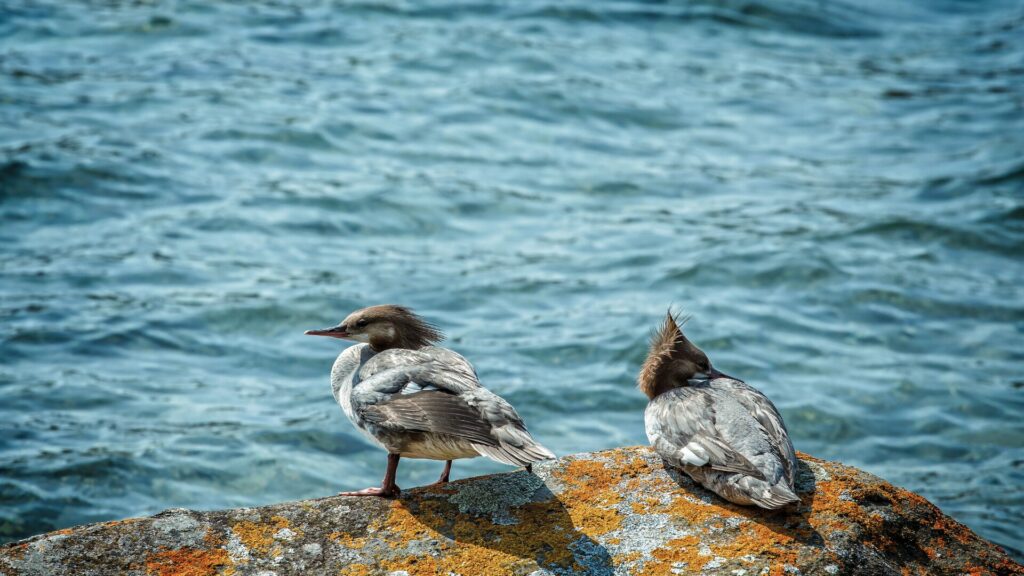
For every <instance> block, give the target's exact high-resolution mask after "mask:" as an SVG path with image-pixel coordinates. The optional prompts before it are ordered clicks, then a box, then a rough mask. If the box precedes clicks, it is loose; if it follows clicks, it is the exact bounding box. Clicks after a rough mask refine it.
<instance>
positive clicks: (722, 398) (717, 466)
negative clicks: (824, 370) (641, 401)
mask: <svg viewBox="0 0 1024 576" xmlns="http://www.w3.org/2000/svg"><path fill="white" fill-rule="evenodd" d="M637 383H638V384H639V386H640V390H642V391H643V392H644V394H647V397H648V398H650V402H649V403H648V404H647V410H646V411H645V412H644V424H645V426H644V427H645V429H646V431H647V438H648V440H650V442H651V445H652V446H653V447H654V450H655V452H657V453H658V455H659V456H661V457H662V458H663V459H664V460H665V461H667V462H668V463H669V464H671V465H672V466H676V467H678V468H681V469H682V470H683V471H684V472H686V473H687V474H689V476H690V478H693V479H694V480H695V481H696V482H698V483H700V484H701V485H702V486H704V487H705V488H707V489H708V490H711V491H712V492H714V493H715V494H718V495H719V496H721V497H722V498H725V499H726V500H728V501H730V502H734V503H736V504H745V505H750V504H755V505H757V506H760V507H762V508H768V509H775V508H781V507H783V506H785V505H787V504H789V503H791V502H797V501H799V498H798V497H797V495H796V493H795V487H794V485H793V481H794V476H795V474H796V469H797V465H796V454H795V452H794V451H793V443H792V442H790V440H789V433H788V432H786V425H785V424H783V422H782V416H780V415H779V411H778V410H776V409H775V405H774V404H772V402H771V400H769V399H768V398H767V397H766V396H765V395H764V394H762V393H761V392H759V391H758V390H755V389H754V388H752V387H751V386H749V385H747V384H745V383H744V382H743V381H742V380H738V379H736V378H733V377H731V376H727V375H725V374H723V373H721V372H719V371H718V370H716V369H715V368H713V367H712V366H711V361H710V360H708V357H707V355H705V354H704V352H703V351H701V349H700V348H697V347H696V346H694V345H693V343H691V342H690V341H689V340H687V339H686V336H684V335H683V332H682V330H680V329H679V324H678V323H677V322H676V318H674V317H673V316H672V314H671V313H669V314H668V317H667V318H666V319H665V323H664V324H663V325H662V326H661V329H660V330H659V331H658V332H656V333H655V334H654V335H653V336H652V338H651V344H650V351H649V352H648V354H647V359H646V360H645V361H644V365H643V367H642V368H641V370H640V376H639V378H638V379H637Z"/></svg>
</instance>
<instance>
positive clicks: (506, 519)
mask: <svg viewBox="0 0 1024 576" xmlns="http://www.w3.org/2000/svg"><path fill="white" fill-rule="evenodd" d="M801 462H802V464H801V475H800V481H799V484H798V493H799V495H800V497H801V503H800V504H799V505H796V506H793V507H792V508H791V509H789V510H786V511H780V512H768V511H765V510H759V509H755V508H747V507H741V506H734V505H731V504H728V503H726V502H724V501H722V500H721V499H719V498H718V497H716V496H714V495H712V494H710V493H708V492H707V491H705V490H703V489H702V488H700V487H698V486H695V485H694V484H693V483H692V482H690V480H689V479H688V478H686V477H685V476H680V475H679V474H677V473H675V472H673V471H667V470H666V469H665V467H664V466H663V464H662V462H661V460H660V459H658V458H657V457H656V456H654V455H653V454H652V453H651V452H650V451H649V450H648V449H646V448H622V449H617V450H609V451H605V452H598V453H594V454H581V455H577V456H569V457H566V458H562V459H560V460H556V461H552V462H547V463H543V464H540V465H538V466H535V468H534V471H535V475H534V474H528V473H527V472H525V471H517V472H510V473H507V474H497V475H494V476H485V477H480V478H471V479H467V480H461V481H458V482H453V483H451V484H449V485H447V486H444V487H427V488H420V489H415V490H409V491H407V492H405V493H403V495H402V498H401V499H399V500H393V501H392V500H380V499H377V498H353V497H341V496H336V497H331V498H322V499H319V500H306V501H302V502H289V503H285V504H277V505H274V506H267V507H263V508H244V509H239V510H225V511H218V512H192V511H189V510H168V511H166V512H163V513H161V514H158V515H156V516H154V517H152V518H134V519H130V520H123V521H119V522H106V523H102V524H93V525H89V526H81V527H78V528H70V529H67V530H59V531H57V532H51V533H49V534H43V535H41V536H37V537H35V538H30V539H28V540H25V541H22V542H18V543H14V544H10V545H7V546H4V547H3V548H0V573H3V574H8V575H15V574H26V575H27V574H39V575H50V574H55V575H60V574H75V575H87V574H139V575H142V574H149V575H159V576H199V575H206V574H223V575H228V574H235V575H245V574H252V575H261V576H270V575H279V576H284V575H287V574H296V575H300V574H302V575H304V574H342V575H345V574H349V575H367V574H393V575H409V576H415V575H418V574H430V575H433V574H444V575H448V574H462V575H470V574H488V575H489V574H522V575H532V576H542V575H546V574H609V575H610V574H728V575H736V576H740V575H750V576H754V575H761V574H773V575H775V574H778V575H788V574H872V575H874V574H879V575H887V574H894V575H903V574H972V575H974V574H1024V567H1022V566H1021V565H1019V564H1016V563H1015V562H1013V561H1012V560H1010V559H1009V558H1007V556H1006V554H1005V553H1004V552H1003V551H1002V550H1001V549H1000V548H999V547H997V546H995V545H993V544H991V543H989V542H986V541H985V540H983V539H981V538H979V537H978V536H977V535H975V534H974V533H973V532H971V531H970V530H969V529H967V528H966V527H964V526H963V525H961V524H959V523H957V522H956V521H954V520H952V519H950V518H949V517H947V516H945V515H944V514H943V513H942V512H941V511H939V510H938V508H936V507H935V506H933V505H931V504H930V503H928V501H926V500H925V499H924V498H921V497H920V496H918V495H916V494H913V493H911V492H908V491H906V490H902V489H900V488H896V487H894V486H892V485H891V484H888V483H886V482H884V481H882V480H880V479H878V478H876V477H874V476H871V475H870V474H866V473H864V472H861V471H859V470H856V469H854V468H849V467H846V466H842V465H840V464H836V463H832V462H824V461H821V460H816V459H814V458H810V457H808V456H806V455H801Z"/></svg>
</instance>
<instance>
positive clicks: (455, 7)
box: [0, 0, 1024, 558]
mask: <svg viewBox="0 0 1024 576" xmlns="http://www.w3.org/2000/svg"><path fill="white" fill-rule="evenodd" d="M1022 255H1024V4H1022V3H1021V2H1010V1H1004V2H999V1H991V2H968V1H954V0H916V1H910V0H906V1H895V2H890V1H888V0H886V1H881V0H878V1H874V2H862V1H857V2H854V1H852V0H849V1H847V2H835V1H832V2H822V1H816V0H747V1H731V0H719V1H693V2H652V3H638V2H595V1H593V0H586V1H582V0H581V1H576V2H554V1H527V2H516V3H511V4H509V5H508V6H506V7H503V8H502V7H495V6H494V5H492V4H491V3H485V2H479V3H474V2H466V3H451V2H430V3H428V2H399V1H390V2H308V3H300V2H292V1H287V0H286V1H280V0H279V1H274V2H241V3H222V2H211V1H208V0H181V1H177V2H170V1H169V2H155V3H150V2H123V3H122V2H98V1H97V2H90V3H84V2H71V1H63V0H62V1H60V2H57V1H53V2H24V1H19V0H15V1H14V2H11V1H9V0H8V1H6V2H0V347H2V353H0V398H2V402H0V538H2V539H3V540H11V539H15V538H20V537H24V536H27V535H30V534H33V533H37V532H40V531H44V530H49V529H53V528H58V527H64V526H69V525H72V524H78V523H82V522H89V521H96V520H106V519H113V518H118V517H124V516H129V515H139V514H149V513H153V512H157V511H159V510H162V509H164V508H168V507H176V506H184V507H194V508H220V507H230V506H241V505H256V504H263V503H270V502H277V501H281V500H287V499H298V498H310V497H317V496H324V495H327V494H331V493H333V492H336V491H338V490H340V489H343V488H361V487H363V486H368V485H371V484H374V483H376V482H378V481H379V479H380V476H381V474H382V470H383V465H384V455H383V453H381V452H379V451H378V450H376V449H374V448H372V447H371V446H369V445H368V444H367V443H366V442H365V441H364V440H362V439H361V437H360V436H358V435H357V434H356V433H354V430H353V428H352V427H351V425H350V424H349V423H348V422H347V421H346V420H345V419H344V417H343V416H342V414H341V412H340V411H339V410H338V407H337V406H336V405H335V404H334V402H333V400H332V398H331V395H330V387H329V385H328V371H329V369H330V365H331V362H332V361H333V359H334V356H335V355H336V354H337V353H338V351H339V350H340V347H341V345H340V343H338V342H335V341H329V340H326V339H314V338H308V337H305V336H303V335H302V331H303V330H304V329H307V328H315V327H322V326H326V325H330V324H332V323H334V322H336V321H338V320H339V319H341V318H342V317H343V316H344V315H345V314H346V313H348V312H349V311H350V310H352V309H354V308H357V307H361V306H364V305H368V304H373V303H379V302H398V303H403V304H406V305H409V306H412V307H414V308H416V309H417V310H419V311H420V312H421V313H423V314H424V315H426V316H427V317H428V318H430V319H432V320H434V321H435V322H436V323H438V324H440V325H441V326H443V327H444V328H445V329H446V330H447V331H448V333H449V335H450V340H449V344H450V346H452V347H453V348H455V349H456V350H458V351H459V352H461V353H463V354H465V355H466V356H467V357H469V358H470V359H471V360H472V361H473V362H474V363H475V364H476V366H477V369H478V371H479V373H480V376H481V378H482V380H483V382H484V383H485V384H486V385H488V386H489V387H491V388H492V389H493V390H495V391H497V392H498V393H500V394H502V395H504V396H505V397H506V398H508V399H509V400H510V401H512V403H513V404H514V405H515V406H517V407H518V408H519V411H520V412H521V413H522V414H523V415H524V417H525V418H526V420H527V421H528V423H529V424H530V427H531V430H532V431H533V432H534V433H535V435H536V436H537V437H538V438H540V439H541V440H542V441H543V442H544V443H545V444H547V445H549V446H550V447H551V448H553V449H554V450H555V451H556V452H557V453H559V454H567V453H572V452H579V451H585V450H595V449H600V448H607V447H612V446H618V445H624V444H638V443H644V442H645V438H644V435H643V429H642V415H641V413H642V410H643V408H644V405H645V400H644V398H643V397H642V396H641V394H640V393H639V392H638V391H637V390H636V389H635V387H634V383H633V377H634V374H635V372H636V370H637V368H638V366H639V364H640V362H641V361H642V359H643V355H644V351H645V350H644V347H645V340H646V337H647V334H648V331H649V329H650V328H651V327H652V326H653V325H654V323H655V322H657V321H659V320H660V317H661V315H662V314H663V313H664V311H665V309H666V308H667V307H668V305H669V304H670V303H674V304H675V305H676V306H678V307H679V308H682V309H684V310H685V311H687V312H689V313H690V314H692V315H693V319H692V320H691V322H690V324H689V325H688V326H689V333H690V334H691V337H692V338H693V339H694V340H695V341H696V342H698V343H699V344H700V345H702V346H703V347H704V348H705V349H706V350H707V351H708V352H709V354H710V355H711V357H712V358H713V359H714V360H715V361H716V364H717V365H718V366H719V367H721V368H722V369H723V370H725V371H727V372H730V373H735V374H737V375H740V376H742V377H744V378H745V379H747V380H748V381H749V382H751V383H752V384H754V385H756V386H759V387H761V388H762V389H763V390H765V391H766V392H767V393H768V394H769V395H770V396H771V397H772V398H773V399H774V400H775V401H776V403H777V404H778V405H779V407H780V409H781V411H782V412H783V414H784V416H785V418H786V421H787V422H788V423H789V427H790V429H791V431H792V434H793V437H794V441H795V443H796V445H797V447H798V448H799V449H801V450H804V451H806V452H809V453H812V454H814V455H817V456H820V457H824V458H829V459H837V460H842V461H843V462H846V463H849V464H853V465H856V466H860V467H863V468H865V469H867V470H869V471H871V472H874V473H876V474H879V475H881V476H883V477H885V478H887V479H889V480H891V481H893V482H895V483H897V484H900V485H902V486H905V487H907V488H910V489H912V490H916V491H918V492H920V493H922V494H923V495H925V496H927V497H928V498H929V499H931V500H932V501H934V502H935V503H937V504H938V505H939V506H941V507H942V508H943V510H945V511H947V512H949V513H951V514H952V515H953V516H955V517H956V518H958V519H960V520H962V521H963V522H965V523H967V524H968V525H969V526H970V527H972V528H974V529H975V530H977V531H978V532H980V533H981V534H983V535H984V536H986V537H988V538H990V539H992V540H994V541H996V542H998V543H1000V544H1003V545H1005V546H1007V547H1009V548H1011V549H1012V551H1013V553H1014V554H1015V555H1016V556H1017V558H1021V557H1022V553H1021V550H1022V549H1024V544H1022V541H1024V526H1022V524H1021V521H1020V520H1021V518H1022V517H1024V448H1022V446H1024V424H1022V421H1024V420H1022V418H1021V413H1022V410H1024V374H1022V370H1021V368H1022V361H1024V335H1022V331H1024V289H1022V282H1024V270H1022V264H1021V261H1022ZM502 469H505V467H503V466H500V465H497V464H492V463H490V462H486V461H483V460H481V459H478V460H475V461H469V462H466V461H462V462H458V463H456V466H455V476H456V477H465V476H470V475H475V474H480V473H484V472H489V471H496V470H502ZM439 471H440V465H439V464H438V463H435V462H424V461H408V462H403V464H402V468H401V470H400V478H399V481H400V484H402V485H405V486H414V485H417V484H422V483H427V482H430V481H433V479H434V478H435V476H436V475H437V474H438V472H439Z"/></svg>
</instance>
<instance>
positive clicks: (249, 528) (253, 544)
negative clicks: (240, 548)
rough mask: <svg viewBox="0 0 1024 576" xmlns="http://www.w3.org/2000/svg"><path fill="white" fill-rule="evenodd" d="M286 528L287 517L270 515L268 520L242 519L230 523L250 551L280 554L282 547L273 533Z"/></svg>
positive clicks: (261, 553) (262, 553) (263, 553)
mask: <svg viewBox="0 0 1024 576" xmlns="http://www.w3.org/2000/svg"><path fill="white" fill-rule="evenodd" d="M283 528H288V519H287V518H283V517H281V516H272V517H271V518H270V522H249V521H246V520H243V521H241V522H236V523H235V524H232V525H231V530H232V531H233V532H234V533H235V534H236V535H237V536H238V539H239V540H241V541H242V544H245V546H246V548H248V549H249V552H250V553H256V554H260V555H268V554H269V555H270V556H280V555H281V553H282V547H281V545H280V544H278V543H277V542H276V541H275V540H274V534H277V532H278V531H279V530H281V529H283Z"/></svg>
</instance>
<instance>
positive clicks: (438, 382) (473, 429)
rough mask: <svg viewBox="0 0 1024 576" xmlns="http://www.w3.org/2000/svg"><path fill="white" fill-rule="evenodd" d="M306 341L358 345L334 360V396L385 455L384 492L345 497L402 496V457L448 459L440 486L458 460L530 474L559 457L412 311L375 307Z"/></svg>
mask: <svg viewBox="0 0 1024 576" xmlns="http://www.w3.org/2000/svg"><path fill="white" fill-rule="evenodd" d="M306 334H308V335H311V336H328V337H331V338H341V339H345V340H353V341H355V342H359V344H357V345H355V346H352V347H350V348H347V349H346V350H344V351H342V352H341V354H339V355H338V358H337V360H335V361H334V366H333V367H332V368H331V389H332V391H333V393H334V399H335V400H337V402H338V404H340V405H341V409H342V411H344V412H345V415H346V416H348V419H349V420H351V421H352V424H354V425H355V427H356V428H357V429H358V430H359V431H360V432H362V433H363V434H364V435H365V436H366V437H367V438H369V439H370V441H371V442H373V443H374V444H376V445H378V446H380V447H381V448H384V449H385V450H387V452H388V467H387V472H386V473H385V475H384V481H383V482H382V483H381V486H380V487H379V488H377V487H372V488H366V489H364V490H359V491H357V492H342V493H341V494H342V495H345V496H383V497H386V498H390V497H395V496H398V495H399V493H400V492H401V489H400V488H399V487H398V485H397V484H396V483H395V473H396V471H397V469H398V460H399V458H401V457H402V456H405V457H406V458H426V459H430V460H445V466H444V472H442V474H441V477H440V479H438V482H437V483H439V484H441V483H445V482H447V481H448V477H449V474H450V472H451V467H452V460H454V459H457V458H475V457H477V456H487V457H488V458H490V459H492V460H495V461H498V462H502V463H504V464H511V465H513V466H525V467H526V469H527V470H528V471H530V470H531V465H532V464H533V463H534V462H539V461H541V460H547V459H549V458H554V457H555V455H554V454H552V453H551V451H550V450H548V449H547V448H545V447H544V446H541V445H540V444H538V443H537V442H536V441H535V440H534V439H533V437H532V436H530V433H529V432H528V431H527V430H526V424H524V423H523V419H522V418H520V417H519V414H517V413H516V410H515V408H513V407H512V405H511V404H509V403H508V402H506V401H505V399H503V398H501V397H500V396H498V395H497V394H495V393H493V392H491V391H490V390H487V389H486V388H484V387H483V386H481V385H480V382H479V380H477V376H476V371H475V370H474V369H473V366H472V365H471V364H470V363H469V362H468V361H466V359H465V358H463V357H462V356H460V355H459V354H457V353H455V352H453V351H451V350H449V349H447V348H442V347H439V346H435V345H434V344H436V343H437V342H440V341H441V340H443V339H444V335H443V334H442V332H441V331H440V330H438V329H437V327H435V326H434V325H432V324H430V323H428V322H426V321H425V320H423V319H422V318H420V317H419V316H418V315H416V314H415V313H413V311H412V310H410V309H408V308H405V307H403V306H395V305H391V304H384V305H380V306H370V307H369V308H363V309H362V310H356V311H355V312H353V313H351V314H349V315H348V317H347V318H345V319H344V320H343V321H342V322H341V324H338V325H337V326H334V327H333V328H326V329H323V330H307V331H306Z"/></svg>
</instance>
